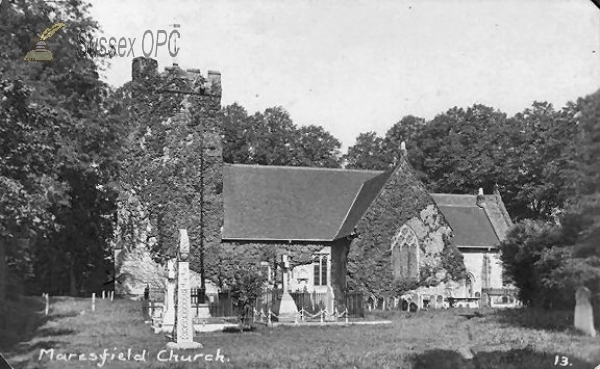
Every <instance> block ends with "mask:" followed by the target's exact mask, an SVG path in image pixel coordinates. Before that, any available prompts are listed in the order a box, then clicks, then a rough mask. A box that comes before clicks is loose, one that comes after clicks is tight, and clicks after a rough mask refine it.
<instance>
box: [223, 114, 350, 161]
mask: <svg viewBox="0 0 600 369" xmlns="http://www.w3.org/2000/svg"><path fill="white" fill-rule="evenodd" d="M219 119H220V121H221V122H222V125H223V131H224V148H223V159H224V161H225V162H226V163H235V164H260V165H286V166H306V167H326V168H339V167H340V166H341V154H340V147H341V143H340V141H339V140H337V139H336V138H335V137H333V136H332V135H331V134H330V133H329V132H327V131H326V130H325V129H323V127H319V126H314V125H309V126H302V127H297V126H296V125H295V124H294V123H293V122H292V119H291V117H290V116H289V114H288V112H287V111H285V110H284V109H283V108H281V107H274V108H268V109H266V110H265V111H264V112H263V113H260V112H257V113H255V114H254V115H251V116H249V115H248V113H247V112H246V110H245V109H244V108H243V107H242V106H240V105H238V104H232V105H229V106H225V107H223V108H222V109H221V112H220V114H219Z"/></svg>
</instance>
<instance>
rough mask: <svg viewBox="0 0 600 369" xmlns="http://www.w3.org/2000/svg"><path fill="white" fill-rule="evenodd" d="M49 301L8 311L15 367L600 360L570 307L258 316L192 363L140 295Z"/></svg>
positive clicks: (1, 343) (9, 353)
mask: <svg viewBox="0 0 600 369" xmlns="http://www.w3.org/2000/svg"><path fill="white" fill-rule="evenodd" d="M41 301H42V299H41V298H24V299H23V300H22V301H21V302H20V303H21V304H22V309H20V310H18V309H17V310H15V306H13V310H11V312H12V314H14V319H12V318H11V317H9V319H7V322H8V324H9V326H8V331H12V332H10V335H9V334H6V332H2V338H1V340H0V351H1V352H2V353H3V354H4V355H5V356H6V357H7V358H8V361H9V362H10V363H11V364H12V365H13V366H14V367H15V368H97V367H104V368H435V369H440V368H442V369H443V368H527V369H536V368H552V367H557V368H559V367H561V366H562V365H561V364H565V366H567V367H569V368H587V369H592V368H594V367H595V366H596V365H598V364H600V337H595V338H590V337H584V336H582V335H579V334H578V333H576V332H575V331H574V330H573V329H571V328H570V326H571V325H572V321H573V320H572V314H569V313H568V312H567V313H564V312H554V313H548V312H539V311H531V310H526V309H521V310H514V311H512V310H505V311H493V310H479V311H478V312H479V313H480V314H479V315H481V316H475V317H472V318H470V319H469V318H467V317H464V316H461V315H460V314H461V313H466V312H469V313H473V312H474V311H475V310H470V311H469V310H460V309H456V310H438V311H427V312H419V313H413V314H407V313H396V312H380V313H379V314H376V316H377V317H380V318H382V319H389V320H392V324H387V325H353V326H299V327H285V326H281V327H275V328H268V327H265V326H259V327H258V329H257V330H255V331H253V332H244V333H239V332H237V333H203V334H200V335H197V337H196V341H199V342H201V343H202V344H203V345H204V347H203V348H202V349H198V350H191V351H189V352H175V354H177V355H180V356H178V359H179V360H181V359H185V358H186V357H182V356H181V355H182V354H184V355H190V354H191V356H188V358H189V359H193V356H194V355H198V357H197V358H196V361H194V362H191V363H188V362H182V361H176V360H175V357H171V358H169V351H166V352H162V353H161V356H160V357H157V355H158V354H159V352H160V351H161V350H164V349H165V345H166V343H167V342H168V339H167V338H166V337H165V336H164V335H155V334H154V333H152V332H151V330H150V327H149V326H148V325H146V324H144V322H143V320H142V316H141V305H140V303H139V302H132V301H125V300H115V301H114V302H110V301H109V300H97V301H96V311H95V312H92V311H91V303H90V299H74V298H60V297H55V298H52V299H51V314H50V316H49V317H48V318H45V317H43V314H40V311H43V303H41ZM26 316H27V317H28V318H27V319H24V318H25V317H26ZM370 318H371V319H373V318H374V317H373V316H371V317H370ZM9 337H10V338H9ZM19 340H22V341H25V342H22V343H17V342H18V341H19ZM51 349H54V354H53V355H54V356H53V359H52V360H51V359H50V352H51V351H50V350H51ZM128 349H131V357H130V359H129V360H126V361H119V360H118V356H117V355H118V353H120V352H123V353H124V355H125V358H127V354H128ZM104 350H107V351H108V360H107V361H106V362H105V363H104V365H102V366H101V364H102V363H101V360H100V359H98V358H96V360H95V361H80V360H78V358H76V356H75V355H73V356H72V358H71V360H69V361H64V360H58V359H59V357H57V355H58V354H67V355H68V354H77V355H79V354H83V355H84V356H85V357H87V358H88V359H94V358H93V355H92V354H93V353H95V354H96V355H101V354H102V353H103V351H104ZM144 350H145V354H144V356H143V357H144V359H145V362H136V361H134V355H136V354H138V355H141V354H142V353H144ZM113 353H115V354H116V356H115V358H114V359H113V360H111V359H110V357H111V355H112V354H113ZM217 353H219V355H218V356H217ZM200 354H203V355H212V357H211V356H200ZM40 355H41V356H42V358H41V359H40ZM557 355H558V357H557ZM158 358H161V359H163V360H166V361H164V362H161V361H159V360H158ZM205 359H211V360H212V361H206V360H205ZM215 360H218V361H215ZM221 360H222V361H223V362H221ZM566 360H568V361H566ZM569 364H572V365H569Z"/></svg>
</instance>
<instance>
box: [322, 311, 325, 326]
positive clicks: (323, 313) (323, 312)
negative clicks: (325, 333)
mask: <svg viewBox="0 0 600 369" xmlns="http://www.w3.org/2000/svg"><path fill="white" fill-rule="evenodd" d="M324 315H325V311H324V310H321V323H323V316H324Z"/></svg>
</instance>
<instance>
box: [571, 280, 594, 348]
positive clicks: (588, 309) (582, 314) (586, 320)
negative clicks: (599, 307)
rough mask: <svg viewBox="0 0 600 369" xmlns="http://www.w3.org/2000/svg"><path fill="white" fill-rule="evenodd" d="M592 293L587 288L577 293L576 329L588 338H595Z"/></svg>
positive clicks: (580, 288) (582, 288)
mask: <svg viewBox="0 0 600 369" xmlns="http://www.w3.org/2000/svg"><path fill="white" fill-rule="evenodd" d="M591 297H592V293H591V292H590V290H589V289H588V288H587V287H579V288H578V289H577V292H576V293H575V328H577V329H579V330H580V331H582V332H583V333H585V334H586V335H588V336H592V337H595V336H596V330H595V329H594V311H593V309H592V303H591V301H590V300H591Z"/></svg>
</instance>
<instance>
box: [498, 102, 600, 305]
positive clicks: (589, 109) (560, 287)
mask: <svg viewBox="0 0 600 369" xmlns="http://www.w3.org/2000/svg"><path fill="white" fill-rule="evenodd" d="M599 112H600V93H599V92H596V93H595V94H593V95H590V96H587V97H585V98H582V99H579V100H578V101H577V103H576V104H569V105H568V106H567V107H566V108H565V109H563V112H561V114H559V116H558V119H556V120H554V121H553V122H552V123H549V124H547V125H546V127H549V128H547V130H548V131H550V132H552V131H553V130H554V131H555V132H560V133H562V134H563V135H564V136H566V137H567V138H568V139H567V140H564V139H561V138H559V137H558V136H559V133H553V134H549V135H548V136H549V137H552V136H553V135H555V137H554V140H555V142H553V141H552V139H549V140H548V141H545V142H543V143H542V142H540V143H539V147H538V149H537V150H536V152H537V153H538V154H539V155H540V157H542V158H545V159H547V160H546V162H543V164H545V167H544V168H543V169H538V170H537V171H536V172H533V173H541V174H540V175H542V176H548V178H547V181H548V182H549V183H548V184H545V185H544V187H542V189H541V192H542V193H544V192H548V193H549V194H551V196H549V198H550V199H551V200H552V201H554V203H555V204H561V208H562V212H561V213H560V214H557V215H556V216H555V217H554V220H555V221H554V222H553V223H551V222H546V223H544V222H543V221H539V220H538V221H531V220H524V221H522V222H519V223H517V225H516V226H515V227H514V228H513V229H512V230H511V231H510V232H509V235H508V238H507V239H506V240H505V241H504V242H502V244H501V250H502V254H501V255H502V262H503V264H504V266H505V269H506V271H507V273H508V275H509V276H510V277H511V279H512V280H513V281H514V282H515V284H516V285H517V286H518V287H519V288H520V293H521V299H522V300H523V301H524V302H526V303H528V304H530V305H534V306H536V305H537V306H543V307H549V308H557V307H572V304H573V293H574V291H575V289H576V288H577V287H579V286H581V285H585V286H588V287H589V288H590V289H591V290H592V291H594V292H595V293H598V292H600V290H599V289H598V286H599V285H600V252H599V248H598V239H599V238H600V237H599V235H600V232H599V231H598V229H599V224H600V222H599V219H600V217H599V214H600V207H599V206H598V193H600V187H599V185H598V183H600V181H599V177H598V175H599V174H598V173H599V172H600V167H598V164H597V160H595V156H596V155H597V154H598V153H600V152H599V151H598V147H599V145H598V138H599V137H600V136H599V129H598V125H597V121H598V119H599V118H600V114H599ZM561 119H563V121H562V122H561ZM565 121H566V123H565ZM533 122H534V123H533V124H536V123H538V124H539V120H538V119H536V120H533ZM558 123H562V125H558ZM538 129H539V128H538ZM553 146H558V147H554V150H550V151H551V152H550V153H545V152H544V149H546V148H548V147H551V148H552V147H553ZM548 158H550V159H549V160H548ZM541 163H542V162H540V164H541ZM536 169H537V168H536ZM546 171H547V172H546ZM551 176H554V178H550V177H551Z"/></svg>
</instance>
